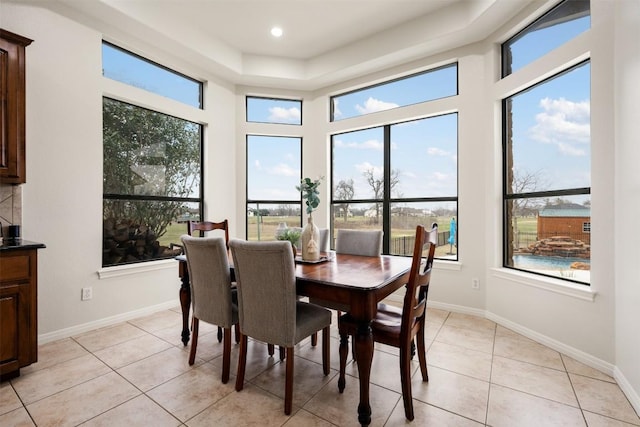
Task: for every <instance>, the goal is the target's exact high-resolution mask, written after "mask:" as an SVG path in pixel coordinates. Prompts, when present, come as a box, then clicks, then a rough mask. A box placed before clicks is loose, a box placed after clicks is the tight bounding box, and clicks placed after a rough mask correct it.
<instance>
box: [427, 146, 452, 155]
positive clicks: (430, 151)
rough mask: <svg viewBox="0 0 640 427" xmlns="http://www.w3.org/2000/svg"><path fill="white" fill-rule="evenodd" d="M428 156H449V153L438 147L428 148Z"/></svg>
mask: <svg viewBox="0 0 640 427" xmlns="http://www.w3.org/2000/svg"><path fill="white" fill-rule="evenodd" d="M427 154H429V155H430V156H448V155H449V152H448V151H445V150H443V149H441V148H437V147H429V148H427Z"/></svg>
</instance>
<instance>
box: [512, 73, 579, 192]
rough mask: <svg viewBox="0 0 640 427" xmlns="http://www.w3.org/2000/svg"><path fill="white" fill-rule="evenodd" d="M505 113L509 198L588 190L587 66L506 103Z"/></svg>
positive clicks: (539, 85) (540, 85) (535, 87)
mask: <svg viewBox="0 0 640 427" xmlns="http://www.w3.org/2000/svg"><path fill="white" fill-rule="evenodd" d="M505 108H506V115H505V117H506V132H507V135H506V138H507V141H506V144H507V156H506V162H507V171H508V172H512V173H513V177H512V179H511V182H507V193H508V194H517V193H527V192H536V191H549V190H559V189H569V188H584V187H590V186H591V174H590V168H591V125H590V117H591V114H590V64H589V63H584V64H582V65H580V66H578V67H576V68H573V69H571V70H569V71H568V72H566V73H564V74H561V75H559V76H557V77H555V78H552V79H550V80H547V81H544V82H542V83H540V84H538V85H536V86H533V87H532V88H531V89H529V90H527V91H525V92H521V93H519V94H517V95H514V96H513V97H511V98H508V99H507V100H506V101H505ZM509 137H510V138H509Z"/></svg>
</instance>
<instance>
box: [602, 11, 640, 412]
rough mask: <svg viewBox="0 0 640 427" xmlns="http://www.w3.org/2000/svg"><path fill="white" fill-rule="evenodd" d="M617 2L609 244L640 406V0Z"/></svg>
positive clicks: (623, 356)
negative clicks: (639, 234) (612, 254)
mask: <svg viewBox="0 0 640 427" xmlns="http://www.w3.org/2000/svg"><path fill="white" fill-rule="evenodd" d="M615 5H616V7H615V16H614V22H615V25H614V31H613V35H614V38H615V51H614V55H615V56H614V61H613V64H614V67H615V75H614V77H615V80H614V81H615V85H614V88H613V89H614V90H613V94H614V96H615V99H616V103H615V113H616V119H615V133H614V134H613V135H614V141H615V148H614V150H613V151H614V153H615V161H616V167H615V170H614V172H613V175H614V179H615V188H614V189H613V194H614V199H615V204H614V205H613V206H612V208H613V211H614V214H613V219H614V223H613V227H609V228H608V230H607V231H608V232H609V233H612V234H613V236H615V237H616V238H615V240H614V241H613V244H609V245H608V247H609V248H610V249H613V251H614V252H615V259H614V260H613V264H611V265H609V269H608V270H609V272H610V273H611V266H613V272H614V276H613V277H614V280H615V283H616V299H615V302H616V310H615V343H616V344H615V352H616V371H617V373H618V374H619V375H616V379H617V380H618V383H620V385H621V387H622V388H623V390H625V392H626V393H627V396H629V398H630V400H631V401H632V403H633V404H634V406H635V408H636V411H638V412H640V333H639V332H638V325H640V245H638V218H640V173H639V172H638V159H640V143H638V135H639V134H640V110H639V109H638V100H639V99H640V85H639V84H638V79H639V78H640V45H639V44H638V40H640V2H638V1H635V0H624V1H619V2H616V4H615ZM632 390H635V398H634V396H633V394H632Z"/></svg>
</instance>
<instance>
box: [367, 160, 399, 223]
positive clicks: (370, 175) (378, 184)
mask: <svg viewBox="0 0 640 427" xmlns="http://www.w3.org/2000/svg"><path fill="white" fill-rule="evenodd" d="M362 175H364V177H365V179H366V180H367V184H369V187H371V190H373V197H374V199H376V200H380V199H382V198H383V192H384V177H379V176H376V174H375V171H374V169H373V168H369V169H367V170H366V171H364V172H363V173H362ZM390 175H391V176H390V179H389V190H390V192H391V193H393V191H394V189H395V187H396V186H397V185H398V183H399V182H400V178H399V176H400V171H399V170H398V169H392V170H391V174H390ZM380 207H381V204H380V203H376V219H375V223H376V224H378V223H379V222H380Z"/></svg>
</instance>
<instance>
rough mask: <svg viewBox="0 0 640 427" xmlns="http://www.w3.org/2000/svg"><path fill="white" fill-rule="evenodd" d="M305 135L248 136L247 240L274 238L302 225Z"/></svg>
mask: <svg viewBox="0 0 640 427" xmlns="http://www.w3.org/2000/svg"><path fill="white" fill-rule="evenodd" d="M301 163H302V138H299V137H284V136H262V135H247V239H248V240H275V238H276V237H275V236H276V228H277V227H278V224H280V223H281V222H284V223H286V224H287V226H289V227H299V226H300V224H301V218H302V217H301V210H300V208H301V206H302V205H301V203H302V199H301V196H300V192H299V191H297V190H296V185H300V179H301V178H302V177H301V167H300V165H301Z"/></svg>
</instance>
